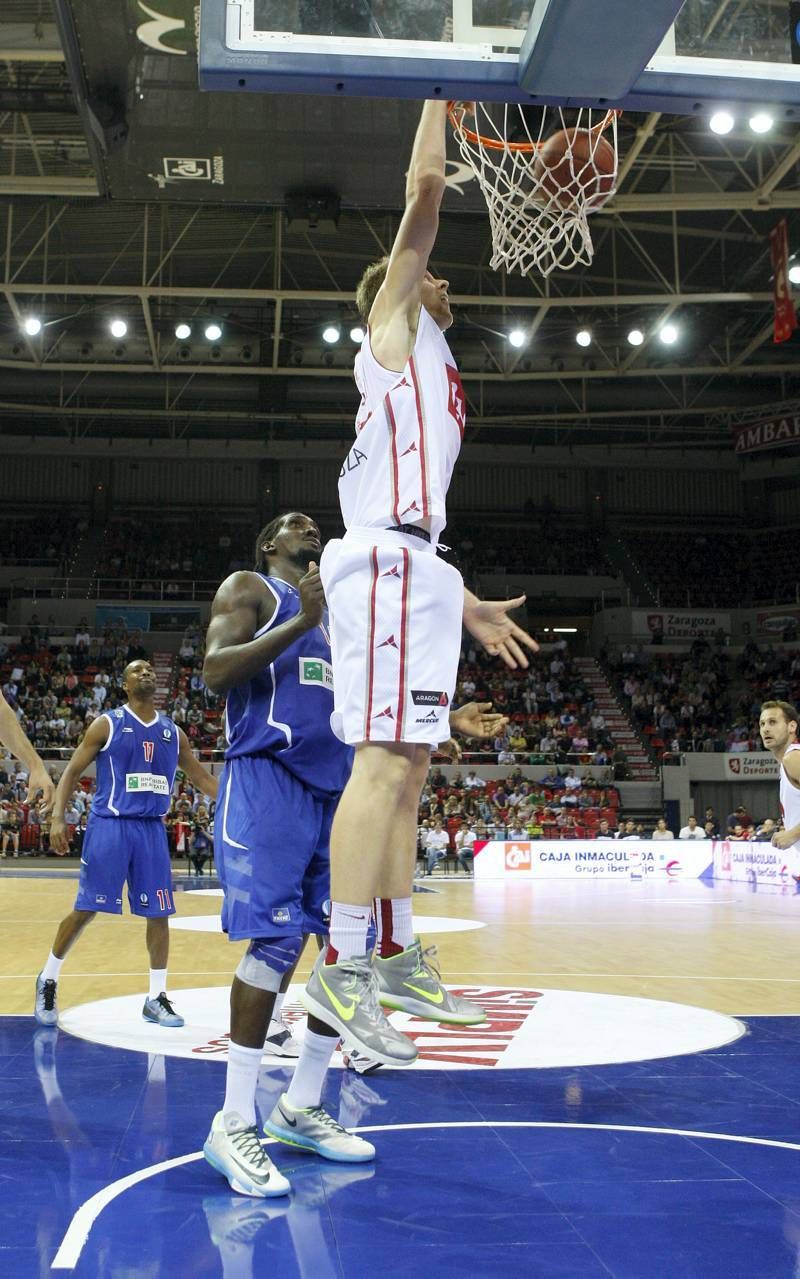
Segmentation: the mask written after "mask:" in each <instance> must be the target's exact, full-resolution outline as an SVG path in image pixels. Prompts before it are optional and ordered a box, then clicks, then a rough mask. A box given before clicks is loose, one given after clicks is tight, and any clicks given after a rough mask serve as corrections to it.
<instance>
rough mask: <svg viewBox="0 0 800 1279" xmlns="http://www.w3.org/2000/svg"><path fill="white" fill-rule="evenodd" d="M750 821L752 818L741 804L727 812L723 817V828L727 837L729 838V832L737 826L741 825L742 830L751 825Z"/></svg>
mask: <svg viewBox="0 0 800 1279" xmlns="http://www.w3.org/2000/svg"><path fill="white" fill-rule="evenodd" d="M752 822H753V819H752V817H751V816H750V814H749V813H748V811H747V809H746V808H745V807H744V805H743V804H740V805H739V806H738V808H736V809H735V810H734V812H732V813H728V816H727V818H726V819H725V830H726V831H727V834H728V838H730V836H731V832H732V831H733V830H735V828H736V827H737V826H741V828H742V830H743V831H744V830H745V829H746V828H747V827H748V826H751V825H752Z"/></svg>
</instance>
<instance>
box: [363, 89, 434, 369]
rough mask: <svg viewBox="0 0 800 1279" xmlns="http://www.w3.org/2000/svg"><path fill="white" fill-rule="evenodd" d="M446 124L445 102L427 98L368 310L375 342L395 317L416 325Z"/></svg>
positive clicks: (432, 244) (431, 247) (426, 265)
mask: <svg viewBox="0 0 800 1279" xmlns="http://www.w3.org/2000/svg"><path fill="white" fill-rule="evenodd" d="M446 124H447V104H446V103H445V102H426V103H425V105H424V106H423V108H422V115H421V117H420V121H419V124H418V126H417V133H416V137H415V139H414V149H413V151H412V152H411V163H410V165H409V168H408V175H407V178H406V209H405V213H404V214H403V219H402V221H401V223H400V228H399V230H398V232H397V236H396V238H395V242H394V245H393V247H392V252H391V255H390V258H389V266H388V268H387V271H386V279H385V280H384V282H383V285H382V286H381V288H380V290H379V292H378V295H377V297H376V299H375V304H374V306H373V308H372V313H371V315H370V331H371V332H372V333H373V335H374V337H373V348H374V347H375V344H376V342H377V343H378V345H380V337H381V328H382V327H383V326H384V325H386V324H388V323H390V322H391V320H392V318H393V317H395V318H396V317H397V316H398V315H400V316H405V317H407V319H408V321H409V325H410V327H411V328H412V330H414V329H416V316H417V312H418V310H419V306H420V289H421V286H422V281H423V279H424V277H425V272H426V271H427V269H428V258H429V257H430V255H431V250H432V249H433V246H434V243H435V241H436V233H437V231H438V229H439V206H440V205H441V203H442V196H443V195H444V189H445V159H446V144H445V127H446ZM376 355H377V351H376Z"/></svg>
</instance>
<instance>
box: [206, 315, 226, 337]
mask: <svg viewBox="0 0 800 1279" xmlns="http://www.w3.org/2000/svg"><path fill="white" fill-rule="evenodd" d="M205 336H206V338H207V339H208V341H209V342H219V340H220V338H221V337H222V327H221V325H219V324H217V322H216V320H212V321H211V323H210V324H207V325H206V327H205Z"/></svg>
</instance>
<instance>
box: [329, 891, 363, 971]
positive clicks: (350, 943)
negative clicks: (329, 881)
mask: <svg viewBox="0 0 800 1279" xmlns="http://www.w3.org/2000/svg"><path fill="white" fill-rule="evenodd" d="M371 917H372V907H371V906H348V905H347V903H346V902H333V903H332V904H331V929H330V937H329V942H328V955H327V962H328V963H329V964H330V963H334V964H335V963H337V962H338V960H340V959H352V958H353V956H354V955H366V953H367V929H368V928H369V921H370V919H371ZM331 951H334V952H335V953H334V954H331Z"/></svg>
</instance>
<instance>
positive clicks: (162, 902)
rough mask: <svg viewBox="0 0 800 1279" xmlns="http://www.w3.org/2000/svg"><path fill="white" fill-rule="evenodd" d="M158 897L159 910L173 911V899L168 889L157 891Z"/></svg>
mask: <svg viewBox="0 0 800 1279" xmlns="http://www.w3.org/2000/svg"><path fill="white" fill-rule="evenodd" d="M156 897H157V898H158V908H159V910H172V898H171V897H170V893H169V889H168V888H159V889H157V890H156Z"/></svg>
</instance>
